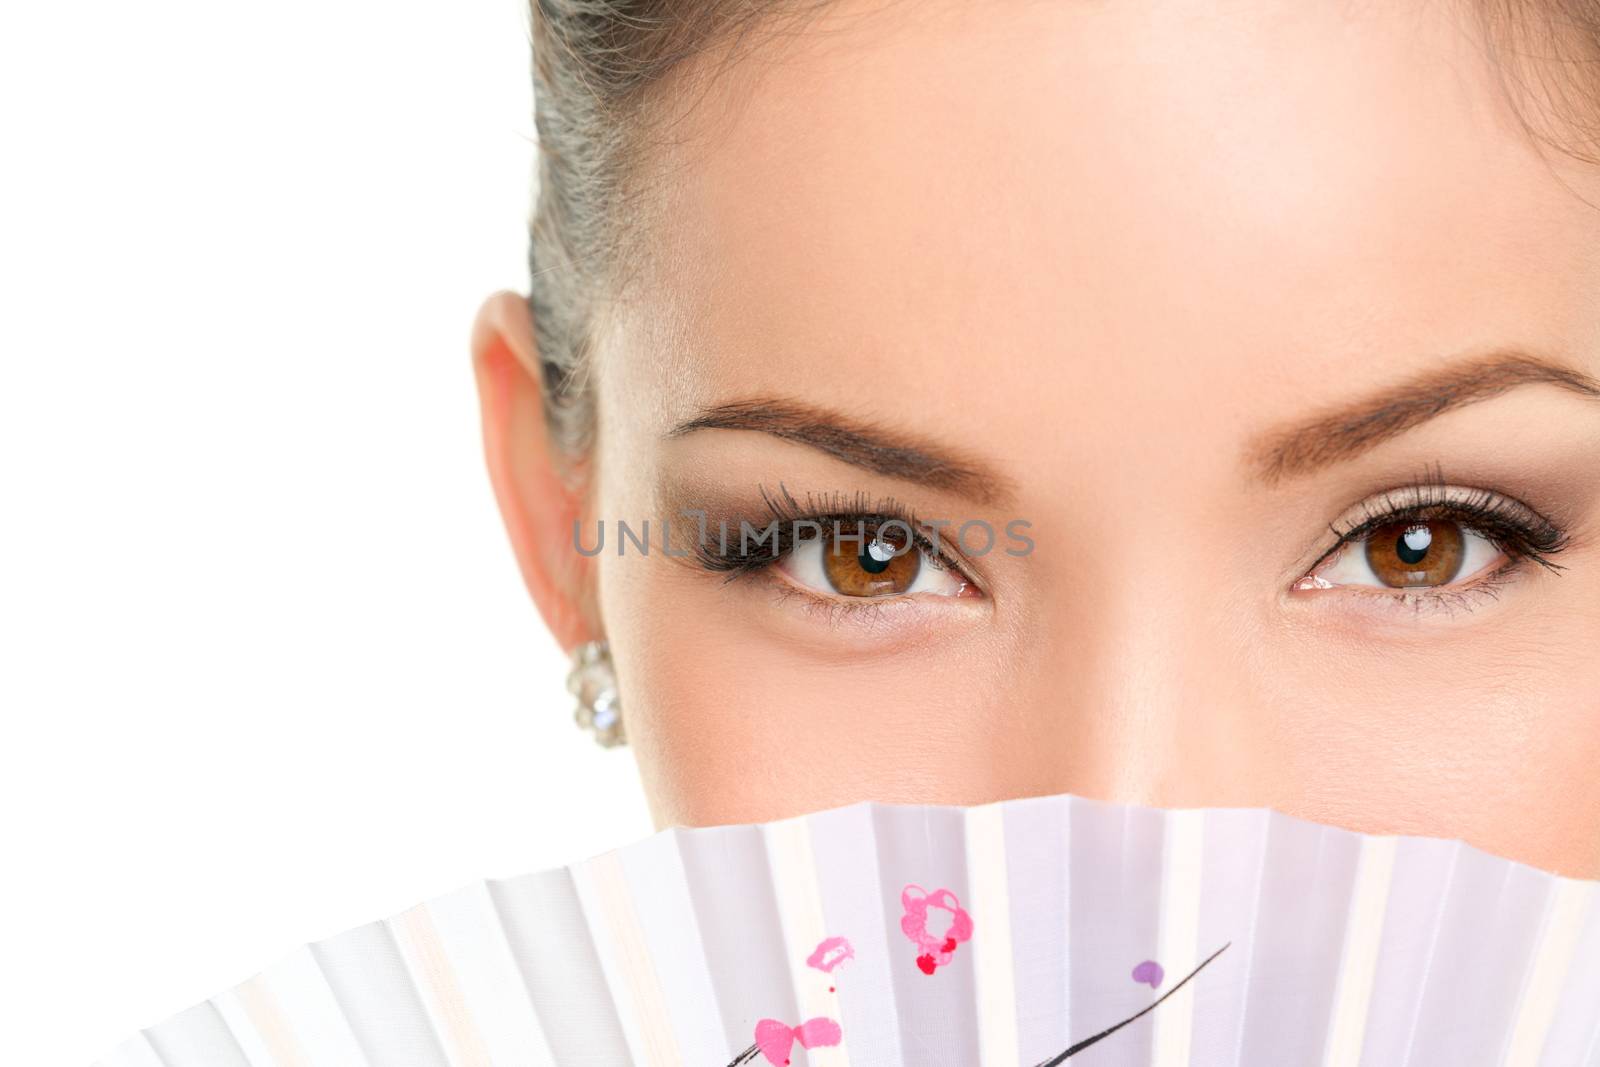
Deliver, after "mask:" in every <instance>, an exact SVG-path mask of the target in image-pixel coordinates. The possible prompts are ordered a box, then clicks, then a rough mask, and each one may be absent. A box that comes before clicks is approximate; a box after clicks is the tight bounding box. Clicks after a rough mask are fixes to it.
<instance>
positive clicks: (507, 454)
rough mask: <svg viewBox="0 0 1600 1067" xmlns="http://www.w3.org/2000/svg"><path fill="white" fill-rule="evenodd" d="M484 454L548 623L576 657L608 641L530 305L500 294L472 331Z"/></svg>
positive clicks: (486, 303)
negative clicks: (580, 539) (578, 530)
mask: <svg viewBox="0 0 1600 1067" xmlns="http://www.w3.org/2000/svg"><path fill="white" fill-rule="evenodd" d="M472 369H473V373H474V374H475V376H476V377H477V380H478V403H479V407H480V409H481V412H482V418H483V450H484V455H485V458H486V459H487V460H488V464H489V480H490V482H491V483H492V484H493V486H494V495H495V499H496V501H498V503H499V505H500V517H501V518H502V519H503V520H504V522H505V524H506V532H507V533H508V534H510V535H511V547H512V550H513V551H514V552H515V553H516V557H517V565H518V567H519V568H521V570H522V581H523V583H524V584H525V585H526V586H527V587H528V592H529V593H531V594H532V595H533V602H534V604H536V605H537V606H538V608H539V614H541V615H542V616H544V621H545V625H546V626H548V627H549V628H550V632H551V633H552V634H554V635H555V638H556V640H557V641H558V642H560V644H561V647H562V649H563V650H564V651H568V652H570V651H571V650H572V649H573V648H574V647H576V646H577V645H579V644H581V643H582V642H584V641H588V640H591V639H592V638H595V637H598V636H599V634H600V627H599V620H598V619H597V618H595V617H594V612H593V608H592V604H593V598H592V596H591V595H590V590H592V589H593V584H592V582H591V580H590V579H591V571H590V565H589V563H590V561H589V558H588V557H586V556H583V555H581V554H580V553H578V552H577V551H575V550H574V548H573V540H572V538H573V527H574V524H575V523H576V522H577V521H578V520H579V518H580V517H581V515H582V498H581V496H580V494H579V492H578V491H577V490H575V489H574V488H573V487H571V486H569V485H568V484H567V483H566V481H565V480H564V479H563V478H562V476H561V474H560V468H559V466H558V464H557V463H556V462H555V460H556V455H555V452H554V450H553V448H552V446H551V443H550V438H549V436H548V434H547V433H546V425H545V415H544V404H543V390H544V375H543V373H542V371H541V370H540V365H539V353H538V350H537V345H536V343H535V341H534V336H533V320H532V318H531V315H530V313H529V310H528V303H527V300H526V299H524V298H523V297H522V296H520V295H519V294H517V293H512V292H498V293H495V294H494V295H493V296H491V297H489V298H488V299H487V300H485V301H484V302H483V306H482V307H480V308H479V309H478V316H477V319H476V321H475V322H474V323H473V325H472Z"/></svg>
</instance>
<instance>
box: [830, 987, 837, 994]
mask: <svg viewBox="0 0 1600 1067" xmlns="http://www.w3.org/2000/svg"><path fill="white" fill-rule="evenodd" d="M828 992H830V993H835V992H837V990H836V989H834V988H833V986H829V987H828Z"/></svg>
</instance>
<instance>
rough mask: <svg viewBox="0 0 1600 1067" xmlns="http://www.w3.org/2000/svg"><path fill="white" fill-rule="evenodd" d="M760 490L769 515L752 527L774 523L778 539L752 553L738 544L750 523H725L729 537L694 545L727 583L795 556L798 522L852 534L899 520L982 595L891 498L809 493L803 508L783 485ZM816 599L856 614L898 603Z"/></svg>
mask: <svg viewBox="0 0 1600 1067" xmlns="http://www.w3.org/2000/svg"><path fill="white" fill-rule="evenodd" d="M760 490H761V502H762V504H763V505H765V508H766V516H765V519H764V520H763V521H762V522H761V523H759V524H758V523H751V525H752V526H753V527H754V528H756V529H762V528H764V526H765V524H767V523H771V522H776V523H777V524H778V531H777V534H776V536H774V537H773V538H770V539H763V540H762V542H761V543H760V544H759V545H757V546H756V547H755V550H754V551H751V550H750V546H748V545H742V544H740V541H741V538H740V537H739V531H740V529H741V527H740V523H741V522H745V523H750V520H749V519H748V518H745V519H725V520H723V523H724V524H725V525H726V527H728V534H727V536H726V537H725V538H723V537H713V536H707V537H704V538H701V539H698V540H697V541H696V542H695V545H694V556H695V558H696V560H697V561H698V562H699V564H700V565H701V566H702V567H704V568H705V569H706V570H708V571H714V572H719V573H724V574H726V575H727V577H726V578H725V579H724V580H725V581H730V582H731V581H733V580H734V579H735V578H740V577H745V576H748V575H753V574H756V573H759V572H761V571H763V570H765V569H766V568H768V567H770V566H772V565H773V564H775V563H777V562H778V561H779V560H780V559H782V558H783V557H784V556H786V555H788V554H789V553H790V552H792V551H794V549H795V544H794V540H793V536H792V535H793V532H794V529H795V524H796V523H799V522H814V523H816V524H817V525H819V526H821V527H822V528H823V529H824V530H828V529H831V528H832V524H833V523H835V522H837V523H838V524H839V526H840V528H841V529H848V530H851V531H854V530H855V528H856V523H861V524H862V525H863V526H864V527H865V528H866V529H868V530H871V529H872V528H873V527H875V526H881V525H883V524H884V523H887V522H890V521H898V522H902V523H904V524H905V525H906V526H907V527H908V528H909V529H910V530H911V539H912V543H913V544H914V545H915V546H916V548H917V550H918V551H921V552H923V553H925V554H927V555H928V556H929V557H931V558H932V559H933V560H935V561H936V562H937V564H938V565H939V566H941V567H944V568H946V569H947V570H951V571H954V572H955V573H956V574H957V575H959V576H960V577H961V578H963V579H964V580H966V581H968V582H971V583H972V584H973V586H974V587H976V588H978V589H979V590H980V591H981V590H982V587H981V586H979V585H978V583H977V582H975V581H973V579H972V577H971V574H970V572H969V571H968V570H967V568H965V567H963V566H962V565H961V564H960V563H959V562H957V561H956V560H955V559H954V558H953V557H952V556H951V555H950V553H948V552H947V551H945V549H944V548H943V544H944V541H943V539H942V538H941V541H940V547H937V548H936V547H935V546H934V544H933V541H932V540H931V539H929V538H928V537H927V536H926V535H924V534H923V533H922V531H923V530H925V529H930V528H934V527H932V526H931V524H929V523H925V522H923V521H922V520H921V519H919V518H917V516H916V515H915V514H914V513H913V512H912V511H910V510H909V509H908V508H905V507H903V506H902V505H901V504H899V503H898V502H897V501H895V500H894V498H893V497H882V498H879V499H877V500H872V499H871V498H869V497H868V496H867V495H866V494H865V493H857V494H855V495H854V496H853V497H849V498H846V497H845V496H844V494H842V493H839V492H837V491H835V492H834V493H833V494H832V495H831V496H829V497H827V498H825V499H823V500H821V501H819V500H818V499H817V497H816V496H815V495H814V494H811V493H807V494H806V501H805V504H804V505H801V504H800V503H798V502H797V501H796V500H795V498H794V497H793V496H792V495H791V494H790V493H789V490H788V488H787V487H786V486H784V485H783V483H781V482H780V483H779V484H778V494H779V495H778V496H776V497H774V496H773V494H771V493H770V492H768V490H767V488H766V486H761V487H760ZM720 528H721V527H719V529H720ZM806 595H808V596H809V595H811V594H806ZM814 599H817V600H821V601H826V602H827V603H828V604H830V605H833V604H837V605H838V606H839V607H840V608H844V609H848V610H855V609H859V608H865V607H867V606H869V605H872V606H881V605H880V603H879V602H881V601H883V600H891V599H896V598H894V597H859V598H852V597H827V596H825V595H823V594H815V595H814Z"/></svg>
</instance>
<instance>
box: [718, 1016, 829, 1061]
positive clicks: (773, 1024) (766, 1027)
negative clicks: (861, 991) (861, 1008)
mask: <svg viewBox="0 0 1600 1067" xmlns="http://www.w3.org/2000/svg"><path fill="white" fill-rule="evenodd" d="M842 1040H844V1032H843V1031H842V1030H840V1029H839V1024H838V1023H836V1022H834V1021H833V1020H832V1019H824V1018H816V1019H808V1020H806V1021H805V1022H803V1023H801V1024H800V1025H799V1026H790V1025H789V1024H788V1023H783V1022H779V1021H778V1020H777V1019H762V1020H761V1021H760V1022H758V1023H756V1044H755V1048H756V1050H757V1051H758V1052H760V1053H761V1055H763V1056H765V1057H766V1059H767V1062H768V1063H770V1064H772V1065H773V1067H784V1065H785V1064H787V1063H788V1062H789V1054H790V1053H792V1052H793V1051H794V1043H795V1042H796V1041H798V1042H800V1047H801V1048H823V1047H826V1046H828V1045H837V1044H838V1043H839V1042H840V1041H842ZM735 1062H739V1061H735Z"/></svg>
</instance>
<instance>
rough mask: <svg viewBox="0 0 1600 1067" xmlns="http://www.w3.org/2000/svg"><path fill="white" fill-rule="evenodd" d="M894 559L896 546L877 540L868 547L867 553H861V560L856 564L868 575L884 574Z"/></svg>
mask: <svg viewBox="0 0 1600 1067" xmlns="http://www.w3.org/2000/svg"><path fill="white" fill-rule="evenodd" d="M893 559H894V546H893V545H886V544H884V543H883V542H882V541H877V540H875V541H873V542H872V543H871V544H869V545H868V546H867V549H866V551H865V552H863V553H861V558H860V559H858V560H856V562H857V563H859V564H860V565H861V569H862V570H864V571H866V572H867V573H868V574H882V573H883V572H884V571H885V570H887V569H888V567H889V562H890V561H891V560H893Z"/></svg>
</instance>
